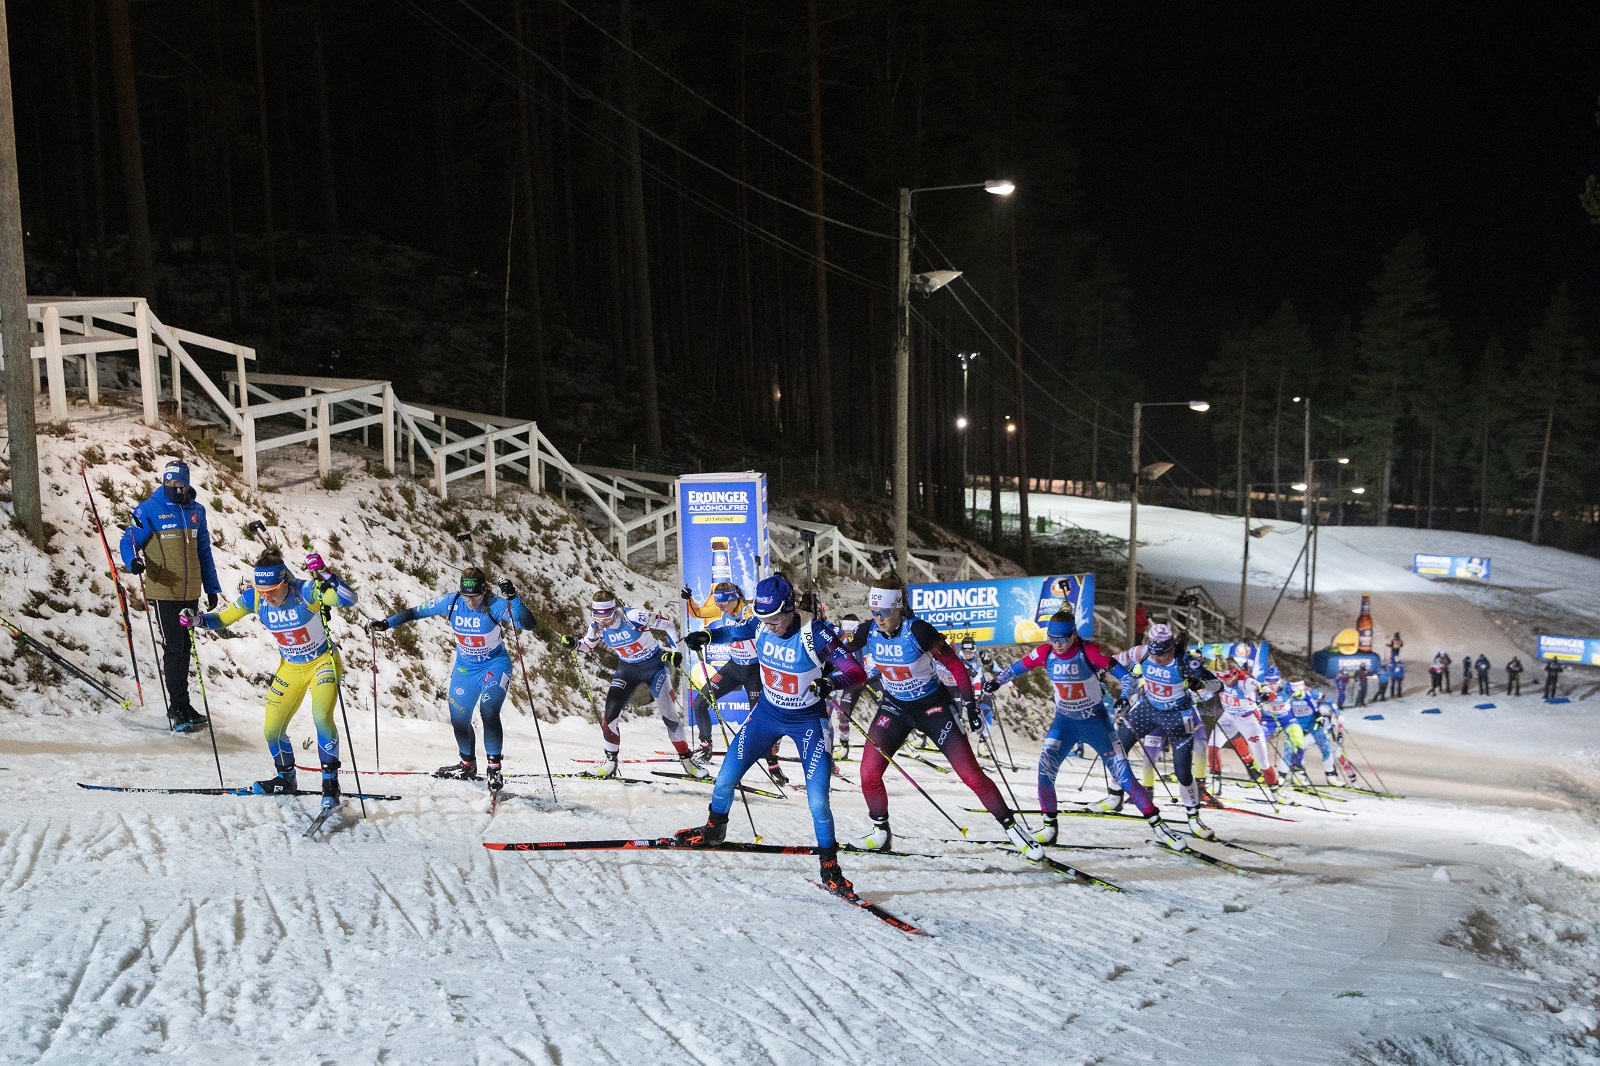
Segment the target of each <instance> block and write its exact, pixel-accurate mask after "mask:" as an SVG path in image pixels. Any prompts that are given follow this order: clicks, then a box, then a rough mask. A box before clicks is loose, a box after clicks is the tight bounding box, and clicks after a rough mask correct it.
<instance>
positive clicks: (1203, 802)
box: [1194, 781, 1222, 811]
mask: <svg viewBox="0 0 1600 1066" xmlns="http://www.w3.org/2000/svg"><path fill="white" fill-rule="evenodd" d="M1194 784H1195V788H1196V789H1198V790H1199V793H1200V806H1202V807H1211V808H1213V809H1215V810H1219V811H1220V810H1221V809H1222V801H1221V800H1219V799H1217V797H1215V796H1213V795H1212V794H1211V791H1210V790H1209V789H1207V788H1206V786H1205V783H1204V782H1201V781H1196V782H1195V783H1194Z"/></svg>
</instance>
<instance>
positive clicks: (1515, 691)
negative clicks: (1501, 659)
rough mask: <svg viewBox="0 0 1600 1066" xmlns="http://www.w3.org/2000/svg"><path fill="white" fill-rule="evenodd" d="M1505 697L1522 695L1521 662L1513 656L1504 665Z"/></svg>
mask: <svg viewBox="0 0 1600 1066" xmlns="http://www.w3.org/2000/svg"><path fill="white" fill-rule="evenodd" d="M1506 695H1507V696H1520V695H1522V660H1521V659H1519V658H1517V657H1516V656H1515V655H1513V656H1512V657H1511V661H1510V662H1508V663H1506Z"/></svg>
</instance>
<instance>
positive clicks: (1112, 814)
mask: <svg viewBox="0 0 1600 1066" xmlns="http://www.w3.org/2000/svg"><path fill="white" fill-rule="evenodd" d="M962 809H963V810H965V811H966V812H967V813H969V814H988V813H989V811H988V808H986V807H965V808H962ZM1013 813H1014V814H1029V815H1040V816H1043V814H1044V812H1043V811H1014V812H1013ZM1056 815H1057V816H1058V817H1061V818H1120V819H1124V820H1129V819H1132V820H1137V821H1141V822H1142V821H1144V815H1142V814H1140V813H1138V812H1137V811H1135V812H1133V813H1132V814H1122V813H1120V812H1118V811H1091V810H1059V811H1057V812H1056Z"/></svg>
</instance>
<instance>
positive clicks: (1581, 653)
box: [1539, 633, 1600, 666]
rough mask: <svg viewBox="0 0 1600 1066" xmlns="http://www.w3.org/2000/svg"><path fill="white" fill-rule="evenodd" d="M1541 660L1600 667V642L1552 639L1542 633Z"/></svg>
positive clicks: (1583, 639) (1580, 639)
mask: <svg viewBox="0 0 1600 1066" xmlns="http://www.w3.org/2000/svg"><path fill="white" fill-rule="evenodd" d="M1539 658H1541V659H1560V660H1561V661H1562V662H1564V663H1585V664H1587V665H1589V666H1600V640H1595V639H1594V638H1593V637H1552V636H1550V635H1549V634H1547V633H1541V634H1539Z"/></svg>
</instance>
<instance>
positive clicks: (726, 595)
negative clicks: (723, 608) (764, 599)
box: [711, 592, 744, 603]
mask: <svg viewBox="0 0 1600 1066" xmlns="http://www.w3.org/2000/svg"><path fill="white" fill-rule="evenodd" d="M711 598H712V600H714V601H715V602H717V603H738V602H739V601H740V600H742V599H744V597H743V596H741V595H739V594H738V593H737V592H713V593H712V594H711Z"/></svg>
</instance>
